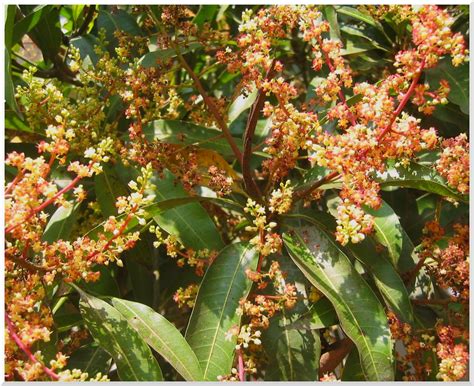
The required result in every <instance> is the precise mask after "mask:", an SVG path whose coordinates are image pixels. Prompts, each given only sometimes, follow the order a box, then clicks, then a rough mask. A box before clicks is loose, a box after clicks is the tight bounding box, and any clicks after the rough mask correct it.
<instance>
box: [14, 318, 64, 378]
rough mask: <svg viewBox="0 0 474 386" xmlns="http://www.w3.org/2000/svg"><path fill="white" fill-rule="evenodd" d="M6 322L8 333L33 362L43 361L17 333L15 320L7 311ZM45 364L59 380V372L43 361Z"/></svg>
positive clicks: (50, 372) (50, 373) (48, 372)
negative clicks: (12, 319)
mask: <svg viewBox="0 0 474 386" xmlns="http://www.w3.org/2000/svg"><path fill="white" fill-rule="evenodd" d="M5 322H6V323H7V328H8V333H9V334H10V336H11V337H12V339H13V340H14V341H15V343H16V345H17V346H18V347H19V348H20V349H21V350H22V351H23V352H24V353H25V354H26V356H27V357H28V359H29V360H30V361H32V362H33V363H41V362H40V361H39V360H38V359H36V357H35V356H34V355H33V354H32V353H31V351H30V349H29V348H28V347H27V346H26V345H25V344H24V343H23V342H22V340H21V339H20V337H19V336H18V335H17V333H16V331H15V326H14V325H13V322H12V321H11V319H10V317H9V316H8V315H7V314H6V313H5ZM41 364H42V366H43V371H44V372H45V373H46V374H47V375H48V376H49V377H50V378H51V379H53V380H55V381H57V380H58V379H59V376H58V374H56V373H55V372H54V371H53V370H51V369H50V368H49V367H46V365H44V364H43V363H41Z"/></svg>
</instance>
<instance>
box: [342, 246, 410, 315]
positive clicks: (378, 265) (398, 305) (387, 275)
mask: <svg viewBox="0 0 474 386" xmlns="http://www.w3.org/2000/svg"><path fill="white" fill-rule="evenodd" d="M348 249H349V250H350V251H351V252H352V253H353V254H354V256H355V257H356V258H357V259H358V260H359V261H361V262H362V263H363V264H364V266H365V268H366V269H367V270H368V271H369V272H370V273H371V274H372V276H373V277H374V280H375V285H376V286H377V288H378V289H379V291H380V293H381V294H382V297H383V298H384V300H385V302H386V303H387V305H388V306H389V308H391V309H392V310H393V311H394V312H395V313H396V314H397V316H398V317H399V318H400V319H401V320H403V321H404V322H406V323H410V324H413V309H412V306H411V301H410V298H409V296H408V291H407V289H406V287H405V284H404V283H403V280H402V279H401V277H400V275H399V274H398V272H397V271H396V269H395V267H394V266H393V264H392V263H391V262H390V261H389V258H388V257H386V256H385V255H386V254H385V253H383V252H377V244H376V243H375V241H374V240H373V239H372V237H367V238H366V239H365V240H364V241H362V242H361V243H358V244H348Z"/></svg>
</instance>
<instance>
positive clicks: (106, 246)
mask: <svg viewBox="0 0 474 386" xmlns="http://www.w3.org/2000/svg"><path fill="white" fill-rule="evenodd" d="M137 209H138V206H137V205H135V206H134V207H133V208H132V210H131V212H130V213H129V214H128V216H127V218H126V219H125V221H124V222H123V224H122V225H121V226H120V228H119V231H118V233H117V234H116V235H114V236H113V237H112V238H110V239H109V241H107V243H106V244H105V245H104V248H102V250H101V251H99V250H96V251H94V252H92V253H91V254H89V256H87V257H86V260H91V259H92V258H94V257H95V256H97V255H98V254H99V253H103V252H105V251H107V250H108V249H109V248H110V246H111V245H112V242H113V241H114V240H115V239H116V238H118V237H120V236H121V235H122V234H123V232H125V229H127V225H128V224H129V222H130V221H131V220H132V218H133V214H134V213H135V212H136V211H137Z"/></svg>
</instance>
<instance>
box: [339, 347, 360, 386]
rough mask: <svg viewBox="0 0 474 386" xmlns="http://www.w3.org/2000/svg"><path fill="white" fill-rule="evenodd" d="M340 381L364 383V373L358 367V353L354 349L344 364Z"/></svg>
mask: <svg viewBox="0 0 474 386" xmlns="http://www.w3.org/2000/svg"><path fill="white" fill-rule="evenodd" d="M341 381H359V382H361V381H362V382H363V381H365V377H364V372H363V371H362V367H361V365H360V359H359V353H358V352H357V349H356V348H355V347H354V348H353V349H352V350H351V352H350V353H349V355H348V357H347V359H346V362H345V363H344V368H343V370H342V377H341Z"/></svg>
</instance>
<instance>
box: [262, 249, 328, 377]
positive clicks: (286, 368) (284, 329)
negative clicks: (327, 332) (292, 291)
mask: <svg viewBox="0 0 474 386" xmlns="http://www.w3.org/2000/svg"><path fill="white" fill-rule="evenodd" d="M272 259H274V260H276V261H278V262H279V264H280V268H281V270H282V271H283V272H285V274H286V275H287V276H286V277H285V279H284V280H285V282H286V283H294V284H295V285H296V289H297V292H298V294H300V295H301V296H304V297H307V291H306V288H307V287H308V288H309V287H310V285H309V283H308V281H307V280H306V278H305V277H304V275H303V274H302V273H301V271H300V270H299V269H298V267H297V266H296V265H295V264H294V263H293V261H292V260H291V259H290V258H289V257H288V256H287V255H279V256H277V257H275V258H272ZM309 307H311V306H310V305H309V304H308V302H307V301H306V300H304V301H298V302H297V303H296V305H295V306H294V307H293V308H292V309H291V310H285V309H283V310H282V311H281V313H278V314H277V315H275V316H274V317H273V318H272V319H271V320H270V326H269V328H268V329H267V330H265V331H264V332H263V334H262V341H263V347H264V348H265V352H266V353H267V356H268V359H269V363H268V366H267V367H266V371H265V380H276V381H314V380H317V379H318V378H319V377H318V374H319V357H320V355H321V342H320V339H319V331H317V330H316V329H314V328H313V326H312V325H311V320H310V319H309V318H304V317H302V315H305V314H307V313H309V312H310V311H309Z"/></svg>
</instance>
